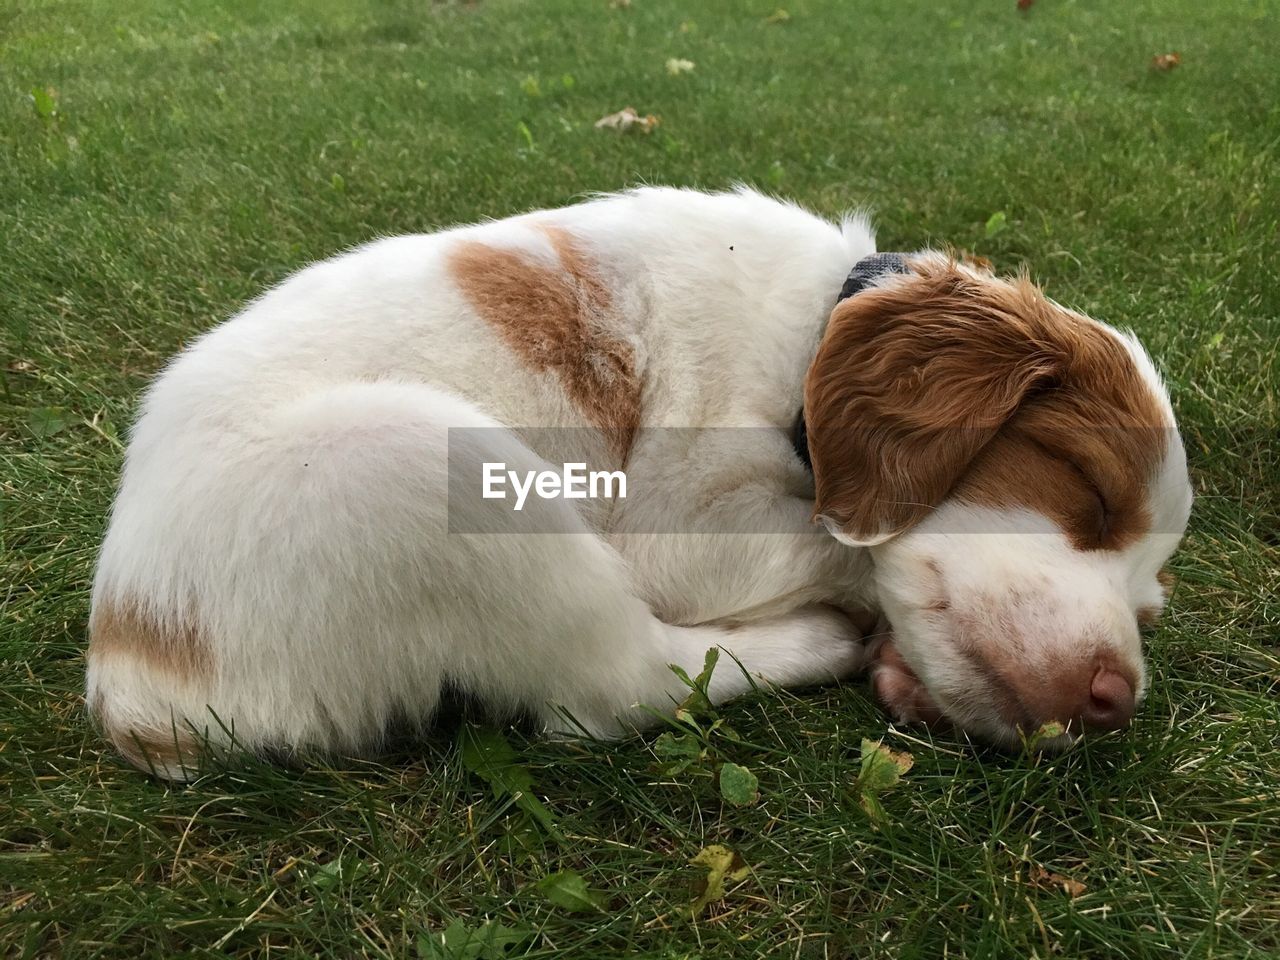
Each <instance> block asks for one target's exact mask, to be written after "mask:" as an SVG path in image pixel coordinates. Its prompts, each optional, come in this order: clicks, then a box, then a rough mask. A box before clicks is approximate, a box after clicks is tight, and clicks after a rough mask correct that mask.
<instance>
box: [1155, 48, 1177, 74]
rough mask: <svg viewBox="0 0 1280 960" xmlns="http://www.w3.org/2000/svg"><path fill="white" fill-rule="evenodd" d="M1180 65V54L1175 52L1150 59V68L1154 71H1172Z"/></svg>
mask: <svg viewBox="0 0 1280 960" xmlns="http://www.w3.org/2000/svg"><path fill="white" fill-rule="evenodd" d="M1180 63H1182V54H1180V53H1179V52H1178V51H1177V50H1175V51H1173V52H1172V53H1161V54H1157V55H1156V56H1154V57H1152V58H1151V66H1152V69H1155V70H1172V69H1173V68H1174V67H1176V66H1178V65H1179V64H1180Z"/></svg>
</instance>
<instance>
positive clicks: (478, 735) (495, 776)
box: [458, 725, 561, 840]
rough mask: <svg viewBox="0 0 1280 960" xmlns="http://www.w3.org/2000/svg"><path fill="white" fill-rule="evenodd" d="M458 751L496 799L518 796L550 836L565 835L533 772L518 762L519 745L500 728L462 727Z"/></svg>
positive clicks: (527, 811) (519, 804)
mask: <svg viewBox="0 0 1280 960" xmlns="http://www.w3.org/2000/svg"><path fill="white" fill-rule="evenodd" d="M458 754H459V756H460V757H461V759H462V765H463V766H464V767H466V768H467V769H468V770H469V771H471V772H472V773H474V774H475V775H476V776H477V777H479V778H480V779H481V780H483V781H485V783H487V784H489V788H490V789H491V790H492V791H493V795H494V797H495V798H496V799H499V800H500V799H502V798H503V797H513V798H515V803H516V806H518V807H519V808H520V809H521V810H523V811H524V812H525V813H527V814H528V815H529V816H530V817H532V818H533V819H534V821H536V822H537V823H538V824H539V825H540V826H541V827H542V828H543V829H544V830H546V831H547V833H548V834H549V835H550V836H552V837H554V838H555V839H556V840H560V839H561V836H560V831H559V830H558V829H557V828H556V819H555V817H554V816H552V814H551V811H550V810H548V809H547V808H546V807H545V806H543V804H542V802H541V801H540V800H538V798H537V797H535V796H534V795H533V774H532V773H531V772H530V771H529V768H528V767H526V766H525V765H524V764H522V763H519V762H517V760H516V752H515V749H514V748H513V747H512V746H511V744H510V743H509V742H508V741H507V738H506V737H504V736H503V735H502V734H501V733H500V732H498V731H497V730H493V729H491V728H489V727H473V726H470V725H468V726H464V727H463V728H462V729H461V730H459V731H458Z"/></svg>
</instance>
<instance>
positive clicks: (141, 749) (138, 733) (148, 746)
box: [106, 726, 202, 780]
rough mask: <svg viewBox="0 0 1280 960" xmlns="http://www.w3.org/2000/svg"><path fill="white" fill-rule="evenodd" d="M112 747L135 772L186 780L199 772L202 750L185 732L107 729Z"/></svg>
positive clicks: (179, 730) (188, 733)
mask: <svg viewBox="0 0 1280 960" xmlns="http://www.w3.org/2000/svg"><path fill="white" fill-rule="evenodd" d="M106 733H107V736H108V737H110V739H111V743H112V745H113V746H114V747H115V748H116V750H117V751H119V753H120V756H122V757H124V758H125V759H126V760H128V761H129V762H130V763H131V764H133V765H134V766H135V767H137V768H138V769H139V770H143V771H145V772H147V773H151V774H154V775H155V776H157V777H161V778H163V779H165V780H190V779H192V778H193V777H195V775H196V774H197V773H198V772H199V770H200V765H201V760H202V751H201V748H200V745H199V743H197V741H196V738H195V736H194V735H193V734H191V733H190V732H189V731H186V730H183V729H181V728H176V729H173V730H167V731H163V732H162V731H158V730H132V729H121V728H117V727H111V726H108V727H107V728H106Z"/></svg>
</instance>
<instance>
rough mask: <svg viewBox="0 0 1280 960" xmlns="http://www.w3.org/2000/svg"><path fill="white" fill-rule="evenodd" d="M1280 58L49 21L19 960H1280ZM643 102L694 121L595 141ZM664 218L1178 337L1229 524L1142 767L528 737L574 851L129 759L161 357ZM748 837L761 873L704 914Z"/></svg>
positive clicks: (6, 688)
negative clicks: (397, 278)
mask: <svg viewBox="0 0 1280 960" xmlns="http://www.w3.org/2000/svg"><path fill="white" fill-rule="evenodd" d="M778 3H782V4H784V5H785V6H786V9H787V16H786V17H784V16H782V15H781V14H777V13H776V12H775V11H776V10H777V4H778ZM304 6H305V8H306V9H305V10H304V9H303V8H304ZM1175 50H1176V51H1179V52H1180V53H1181V57H1182V62H1181V65H1180V66H1177V67H1176V68H1174V69H1172V70H1168V71H1159V70H1155V69H1153V68H1152V67H1151V65H1150V61H1151V59H1152V57H1153V56H1154V55H1157V54H1163V53H1168V52H1171V51H1175ZM1276 50H1280V5H1277V4H1276V3H1274V2H1270V0H1239V2H1230V3H1228V2H1219V3H1208V2H1204V0H1131V2H1126V3H1123V4H1121V3H1107V2H1102V0H1097V2H1084V0H1076V2H1070V0H1038V2H1036V3H1035V4H1034V5H1033V6H1031V8H1030V9H1029V10H1027V11H1025V12H1020V11H1018V10H1017V9H1015V3H1014V0H1000V2H987V0H978V2H958V0H945V2H943V0H939V2H932V3H926V2H923V0H921V2H906V0H865V2H858V3H852V2H848V3H839V2H835V0H831V2H824V0H760V2H745V3H737V2H728V0H724V2H708V3H700V4H682V3H677V2H674V0H633V2H632V3H631V4H630V5H629V6H617V5H610V4H609V3H608V2H607V0H592V2H587V3H575V2H567V0H540V2H527V3H516V2H509V0H485V2H481V3H477V4H474V5H472V4H456V3H427V2H425V0H417V2H408V0H380V2H371V0H317V2H311V3H307V4H305V5H304V4H298V3H290V2H286V0H261V2H250V0H224V2H221V3H215V2H212V0H130V2H128V3H126V2H123V0H120V2H108V0H67V2H55V0H7V2H5V3H4V4H3V7H0V320H2V322H3V326H2V328H0V362H2V363H3V366H2V367H0V377H2V380H0V388H2V389H0V458H2V459H0V468H2V473H0V484H2V492H3V498H4V502H3V512H2V513H0V524H2V527H0V537H2V538H3V541H2V544H0V551H2V553H0V671H2V672H0V956H4V957H10V956H13V957H19V956H24V957H25V956H55V955H64V956H68V957H82V956H102V957H138V956H212V955H221V954H223V953H228V952H230V953H237V954H241V955H246V956H249V955H252V956H259V955H260V956H282V957H283V956H299V955H322V956H332V957H351V956H357V955H371V956H414V955H418V954H420V955H422V956H426V957H451V958H483V957H491V956H524V955H527V956H531V957H532V956H537V957H582V958H594V957H609V956H645V957H654V958H659V957H664V958H666V957H669V958H677V957H705V958H715V957H730V956H779V957H798V958H843V957H859V958H864V957H865V958H872V957H904V958H906V957H919V958H934V957H941V956H947V957H1017V958H1024V957H1038V958H1048V957H1072V958H1074V957H1089V958H1093V957H1097V958H1109V957H1121V956H1123V957H1152V958H1155V957H1160V958H1167V957H1194V958H1210V957H1245V956H1258V957H1263V956H1277V955H1280V697H1278V696H1277V694H1278V693H1280V650H1278V648H1277V643H1278V635H1280V602H1278V601H1277V599H1276V593H1277V588H1278V587H1280V455H1278V454H1277V452H1276V448H1277V443H1278V440H1280V436H1278V433H1277V431H1278V424H1280V416H1278V409H1277V407H1278V404H1280V347H1278V346H1277V344H1278V343H1280V251H1278V249H1277V239H1278V238H1277V228H1278V226H1280V185H1278V183H1277V177H1276V162H1277V150H1278V146H1280V70H1277V59H1276V53H1275V51H1276ZM669 58H682V59H688V60H690V61H692V62H693V63H694V65H695V66H694V69H693V70H691V71H685V72H680V73H677V74H674V75H673V74H671V73H669V72H668V70H667V68H666V66H665V64H666V61H667V60H668V59H669ZM628 105H631V106H634V107H635V108H636V109H637V110H639V111H640V112H641V113H650V112H651V113H654V114H657V115H658V116H659V117H660V118H661V125H660V126H659V127H658V128H657V130H656V131H655V132H653V133H652V134H650V135H648V136H644V135H639V134H632V135H626V136H618V135H616V134H613V133H610V132H606V131H599V130H596V129H593V122H594V121H595V120H596V119H597V118H599V117H601V116H603V115H605V114H607V113H611V112H613V111H615V110H619V109H621V108H622V107H624V106H628ZM637 181H648V182H662V183H674V184H691V185H699V186H704V187H723V186H726V185H728V184H731V183H733V182H735V181H745V182H747V183H750V184H754V185H757V186H759V187H762V188H764V189H767V190H770V191H774V192H777V193H781V194H785V195H788V196H791V197H794V198H795V199H797V200H799V201H801V202H803V203H805V204H806V205H808V206H810V207H811V208H813V209H816V210H818V211H821V212H824V213H830V214H836V213H838V212H839V211H841V210H843V209H845V208H847V207H849V206H852V205H855V204H869V205H871V206H873V207H874V208H875V209H876V210H877V211H878V221H879V224H880V227H881V238H882V243H883V245H884V246H885V247H886V248H888V249H911V248H914V247H918V246H921V245H924V244H926V243H930V242H934V243H950V244H953V245H955V246H958V247H962V248H966V249H968V250H971V251H973V252H975V253H978V254H982V255H984V256H987V257H990V258H991V259H992V260H994V261H995V263H996V264H997V266H998V267H1000V268H1001V269H1005V270H1012V269H1016V268H1017V267H1019V266H1021V265H1026V266H1027V267H1028V268H1029V269H1030V270H1031V271H1032V273H1033V274H1034V276H1035V277H1036V278H1037V279H1038V280H1040V281H1041V282H1042V283H1043V284H1044V285H1045V287H1046V288H1047V289H1048V291H1049V293H1050V294H1051V295H1052V296H1054V297H1055V298H1056V299H1059V300H1061V301H1063V302H1065V303H1068V304H1070V305H1073V306H1076V307H1079V308H1082V309H1084V310H1086V311H1089V312H1091V313H1093V314H1095V315H1097V316H1099V317H1101V318H1104V319H1107V320H1110V321H1113V322H1117V323H1120V324H1124V325H1131V326H1132V327H1134V328H1135V329H1136V330H1137V331H1138V332H1139V333H1140V334H1141V335H1142V336H1143V337H1144V339H1145V340H1146V342H1147V344H1148V345H1149V346H1150V348H1151V351H1152V353H1153V354H1154V355H1155V356H1156V357H1157V358H1158V360H1159V362H1160V364H1161V366H1162V368H1163V369H1164V371H1165V372H1166V374H1167V376H1168V378H1169V381H1170V383H1171V385H1172V388H1173V393H1174V397H1175V404H1176V406H1177V407H1178V410H1179V413H1180V416H1181V418H1182V421H1183V425H1184V435H1185V437H1186V439H1187V443H1188V447H1189V453H1190V456H1191V459H1192V462H1193V471H1194V478H1195V483H1196V487H1197V492H1198V495H1199V500H1198V502H1197V507H1196V512H1195V516H1194V518H1193V522H1192V529H1191V533H1190V535H1189V537H1188V539H1187V543H1186V545H1185V549H1184V550H1183V551H1182V552H1181V553H1180V554H1179V555H1178V556H1177V557H1176V558H1175V561H1174V565H1173V566H1174V571H1175V573H1176V574H1177V576H1178V584H1177V587H1176V590H1175V593H1174V597H1173V602H1172V605H1171V609H1170V612H1169V614H1168V615H1167V617H1166V618H1165V620H1164V621H1163V623H1162V624H1161V625H1160V626H1159V627H1158V628H1157V629H1156V630H1155V631H1154V632H1153V634H1152V635H1151V637H1150V642H1149V648H1150V654H1151V662H1152V674H1153V681H1152V687H1151V693H1150V696H1149V698H1148V700H1147V702H1146V704H1145V705H1144V707H1143V708H1142V710H1141V712H1140V717H1139V719H1138V721H1137V723H1136V724H1135V725H1134V726H1133V728H1132V729H1130V730H1128V731H1126V732H1124V733H1120V734H1115V735H1109V736H1104V737H1098V738H1094V739H1093V740H1092V741H1090V742H1088V743H1087V744H1085V745H1083V746H1081V747H1079V748H1078V749H1075V750H1073V751H1072V752H1070V753H1068V754H1066V755H1065V756H1061V757H1055V758H1036V757H1033V756H1024V757H1019V756H1013V755H1007V754H1000V753H995V752H992V751H989V750H985V749H982V748H980V747H976V746H973V745H970V744H967V743H965V742H963V741H961V740H958V739H955V738H948V737H946V736H942V735H939V737H938V738H937V739H936V740H930V739H929V738H927V737H925V736H922V735H920V734H918V733H917V732H916V731H913V730H905V729H892V728H890V727H889V726H888V724H887V721H886V719H885V717H884V716H883V715H881V714H880V713H879V712H878V711H877V709H876V708H875V706H874V705H873V704H872V703H871V702H870V700H869V698H868V696H867V693H866V691H865V689H864V688H863V687H862V686H860V685H856V684H855V685H849V686H845V687H843V688H837V689H828V690H823V691H818V692H810V693H805V694H803V695H784V696H780V697H775V696H767V697H766V696H763V695H760V696H755V697H750V698H747V699H746V700H743V701H740V702H738V703H735V704H733V705H731V706H730V707H728V708H726V709H725V710H723V711H722V717H723V719H724V720H725V721H726V722H727V723H728V724H730V725H732V727H733V728H735V729H736V730H737V732H738V734H739V735H740V738H741V741H740V742H738V741H734V740H731V739H727V738H724V737H721V736H719V735H718V734H716V735H712V736H711V738H710V741H709V742H710V744H711V748H712V752H711V753H709V754H708V755H707V756H706V757H698V758H691V759H692V762H691V763H690V765H689V766H688V767H687V768H686V769H683V770H680V771H672V770H671V769H670V768H669V767H664V766H662V765H660V764H659V760H660V758H659V757H658V756H657V752H669V751H670V749H671V746H670V743H669V742H668V741H659V740H658V739H657V735H656V733H655V734H654V735H652V736H650V737H648V738H646V739H638V740H635V741H632V742H628V743H625V744H622V745H616V746H591V745H578V746H557V745H554V744H548V743H539V742H536V741H529V740H526V739H523V738H521V737H519V736H518V735H516V734H514V733H511V734H510V735H509V738H510V742H511V744H512V746H513V747H514V749H515V752H516V757H515V761H514V763H515V766H514V767H513V768H512V769H511V770H509V771H507V773H508V777H507V779H508V780H509V779H510V777H511V776H512V775H514V776H517V777H518V776H520V775H523V774H525V773H527V774H528V775H529V776H530V777H531V778H532V782H533V787H532V790H531V795H532V796H535V797H536V798H538V799H539V800H540V801H541V803H542V804H544V805H545V808H546V811H548V814H547V816H544V817H542V818H541V819H539V818H538V817H535V816H531V815H530V813H529V809H530V804H529V803H528V799H527V798H528V795H521V796H520V797H517V796H516V794H513V793H512V792H510V790H508V789H504V788H503V785H504V781H503V780H502V778H499V782H498V783H496V785H494V786H491V785H489V784H486V783H485V782H484V780H483V779H481V778H479V777H477V776H476V775H475V774H474V773H472V772H469V766H470V767H475V766H476V763H475V762H474V760H472V761H471V762H470V764H468V762H467V760H468V757H467V755H466V753H465V752H464V751H460V750H459V749H458V748H457V747H456V746H455V744H454V741H453V740H451V739H450V738H449V737H447V736H441V737H440V738H438V740H436V741H433V742H430V743H427V744H424V745H421V746H420V747H415V748H414V749H412V750H406V751H405V752H404V753H403V754H402V755H398V756H395V757H391V758H388V760H387V761H386V762H385V763H381V764H377V763H369V762H357V761H341V760H338V761H335V762H334V763H333V764H332V765H331V766H329V767H324V768H319V769H312V770H309V771H307V772H305V773H299V772H288V771H283V770H277V769H272V768H267V767H256V766H255V767H245V768H237V769H235V770H230V771H226V772H222V773H217V774H212V775H210V776H209V777H207V778H205V779H203V780H201V781H199V782H197V783H196V784H194V785H192V786H190V787H187V788H185V789H170V788H166V787H164V786H161V785H158V784H156V783H155V782H152V781H150V780H148V779H147V778H145V777H143V776H141V775H139V774H138V773H137V772H135V771H134V770H132V769H130V768H126V767H125V766H123V765H122V763H121V761H120V760H118V759H117V758H116V757H115V756H114V755H113V754H111V753H110V752H107V751H105V750H104V748H103V745H102V744H101V743H100V742H99V740H98V738H97V737H96V736H95V734H94V732H93V731H92V729H91V728H90V727H89V725H88V724H87V722H86V720H85V718H84V715H83V710H82V702H81V697H80V684H81V676H82V669H83V663H82V650H83V643H84V625H85V619H86V612H87V602H88V585H89V582H90V576H91V570H92V564H93V558H94V552H95V549H96V546H97V542H98V539H99V537H100V535H101V533H102V530H103V526H104V519H105V512H106V510H107V507H108V504H109V501H110V497H111V493H112V488H113V484H114V482H115V479H116V473H117V470H118V467H119V464H120V459H121V452H122V448H121V437H122V435H123V434H124V432H125V430H126V428H127V425H128V423H129V421H130V417H131V413H132V410H133V408H134V404H135V402H136V399H137V397H138V394H139V391H140V390H141V389H142V388H143V386H144V385H145V384H146V382H147V379H148V377H150V376H151V375H152V374H153V373H154V372H155V371H156V370H157V368H158V367H159V366H160V364H162V363H163V362H164V360H165V358H166V357H168V356H169V355H170V354H172V353H173V352H174V351H175V350H177V349H178V348H179V347H180V346H181V345H182V344H183V342H184V341H186V340H188V339H189V338H190V337H192V336H193V335H194V334H196V333H197V332H199V331H202V330H205V329H207V328H208V327H210V326H211V325H212V324H214V323H216V322H217V321H218V320H219V319H221V318H223V317H226V316H227V315H228V314H229V313H231V312H232V311H234V310H235V309H236V308H237V306H238V305H239V304H242V303H243V302H244V301H245V300H246V299H247V298H249V297H251V296H253V295H254V294H255V293H256V292H258V291H260V290H261V289H262V288H263V287H264V285H266V284H269V283H271V282H273V281H276V280H278V279H280V278H282V277H284V276H285V275H286V274H287V273H289V272H290V271H292V270H294V269H295V268H297V267H299V266H301V265H303V264H305V263H307V262H308V261H310V260H313V259H316V258H320V257H324V256H327V255H329V254H331V253H333V252H335V251H337V250H340V249H342V248H344V247H347V246H350V245H352V244H355V243H359V242H361V241H364V240H367V239H369V238H371V237H374V236H378V235H382V234H389V233H402V232H409V231H417V230H428V229H431V228H433V227H435V226H438V225H443V224H449V223H454V222H458V221H469V220H474V219H477V218H480V217H498V216H504V215H506V214H509V213H513V212H517V211H520V210H523V209H526V208H529V207H533V206H538V205H548V204H561V203H566V202H570V201H572V200H573V199H575V198H577V197H580V196H582V195H583V194H584V193H587V192H590V191H598V190H609V189H614V188H619V187H622V186H624V185H627V184H632V183H635V182H637ZM881 737H883V738H884V743H885V745H886V746H888V747H891V748H893V749H894V750H901V751H907V752H909V753H911V754H912V755H913V757H914V766H913V768H912V769H911V770H910V771H909V772H908V773H907V774H906V775H905V776H904V777H903V779H902V781H901V782H900V783H899V784H898V785H897V786H895V787H893V788H892V789H890V790H886V791H885V792H884V793H883V794H882V795H881V797H880V801H881V803H882V805H883V808H884V816H883V818H882V819H880V820H879V821H876V822H873V821H872V820H871V819H869V817H868V815H867V814H866V813H865V812H864V810H863V807H862V803H861V802H860V801H861V788H860V787H859V785H858V777H859V765H860V762H861V761H860V743H861V741H862V739H863V738H871V739H873V740H874V739H880V738H881ZM490 746H491V747H493V746H495V744H494V743H493V742H492V738H490ZM498 748H500V746H499V747H498ZM722 761H728V762H733V763H736V764H739V765H741V766H743V767H746V768H748V769H749V770H750V771H752V772H753V773H754V774H755V775H756V776H757V777H758V778H759V791H760V798H759V801H758V802H757V803H755V804H754V805H746V806H742V807H737V806H733V805H732V804H728V803H726V802H724V800H723V799H722V797H721V793H720V788H719V787H718V786H717V783H716V780H715V770H716V764H717V763H718V762H722ZM517 785H518V784H517ZM507 786H508V787H509V786H511V784H510V783H507ZM552 819H553V820H554V824H553V825H552V826H551V827H550V828H548V827H547V825H546V824H548V823H550V822H551V820H552ZM712 844H720V845H724V846H726V847H728V848H730V849H732V850H733V851H736V853H737V854H738V855H739V856H740V857H741V859H742V861H743V862H744V863H745V864H746V866H747V867H748V868H749V869H748V870H747V872H746V873H745V874H743V873H742V872H741V871H737V872H735V877H737V879H734V878H730V879H729V880H728V883H727V890H726V895H725V896H724V898H723V899H712V900H711V901H710V902H709V903H708V904H707V905H706V906H705V907H704V908H702V909H699V910H693V909H691V903H692V901H693V900H694V897H695V896H696V895H697V893H698V892H699V889H700V888H699V886H698V878H699V877H706V875H707V871H706V869H705V868H703V867H695V866H691V865H690V864H689V861H690V859H691V858H693V857H695V856H696V855H697V854H698V853H699V851H700V850H702V849H703V848H704V847H707V846H708V845H712ZM548 878H550V879H548ZM584 887H585V890H584ZM709 892H711V893H714V892H715V891H709ZM446 932H447V935H446ZM469 934H474V936H473V937H472V938H471V939H470V940H469V941H468V939H467V938H468V935H469Z"/></svg>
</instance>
